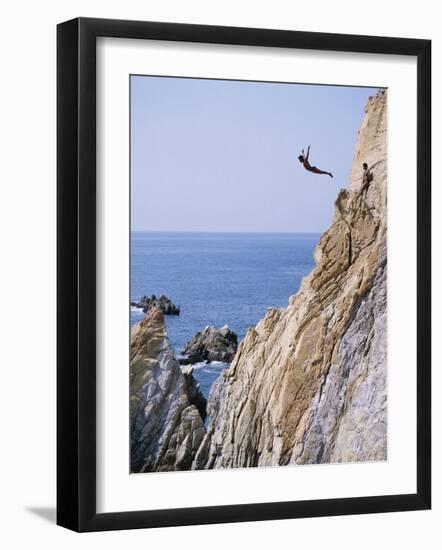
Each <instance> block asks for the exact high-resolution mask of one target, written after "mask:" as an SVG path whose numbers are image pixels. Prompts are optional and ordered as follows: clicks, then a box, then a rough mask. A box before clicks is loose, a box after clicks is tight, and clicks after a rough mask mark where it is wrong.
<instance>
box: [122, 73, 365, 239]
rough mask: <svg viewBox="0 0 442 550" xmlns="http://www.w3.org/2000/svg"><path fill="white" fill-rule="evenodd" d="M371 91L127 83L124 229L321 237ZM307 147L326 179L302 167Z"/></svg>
mask: <svg viewBox="0 0 442 550" xmlns="http://www.w3.org/2000/svg"><path fill="white" fill-rule="evenodd" d="M375 93H376V89H373V88H353V87H339V86H318V85H316V86H315V85H302V84H279V83H264V82H244V81H227V80H206V79H190V78H170V77H151V76H131V129H130V131H131V228H132V230H133V231H207V232H209V231H214V232H224V231H229V232H295V233H298V232H302V233H307V232H322V231H324V230H325V229H327V227H328V226H329V225H330V223H331V221H332V218H333V211H334V201H335V199H336V196H337V193H338V191H339V189H341V188H344V187H347V185H348V178H349V174H350V169H351V163H352V160H353V154H354V149H355V145H356V138H357V130H358V128H359V126H360V124H361V122H362V118H363V114H364V106H365V104H366V101H367V99H368V97H369V96H370V95H374V94H375ZM309 144H311V151H310V158H309V160H310V162H311V164H312V166H317V167H318V168H321V169H322V170H327V171H330V172H332V173H333V175H334V179H331V178H330V177H329V176H325V175H316V174H312V173H309V172H307V171H306V170H305V169H304V168H303V167H302V165H301V163H300V162H299V161H298V158H297V157H298V155H299V154H300V152H301V149H303V148H306V147H307V146H308V145H309Z"/></svg>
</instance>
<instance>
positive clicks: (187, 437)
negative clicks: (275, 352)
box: [130, 308, 206, 472]
mask: <svg viewBox="0 0 442 550" xmlns="http://www.w3.org/2000/svg"><path fill="white" fill-rule="evenodd" d="M130 351H131V355H130V419H131V471H132V472H150V471H162V470H188V469H190V467H191V465H192V461H193V459H194V457H195V454H196V451H197V449H198V447H199V445H200V443H201V441H202V439H203V437H204V435H205V432H206V431H205V428H204V422H203V419H202V418H201V414H200V412H199V411H198V408H199V409H200V410H201V409H204V405H205V400H204V398H203V397H202V395H201V394H200V392H199V389H198V388H197V386H196V383H195V380H194V379H193V376H192V373H191V371H189V372H187V373H185V374H183V373H182V372H181V370H180V365H179V363H178V361H177V360H176V359H175V356H174V354H173V350H172V348H171V346H170V343H169V340H168V338H167V335H166V331H165V326H164V317H163V314H162V313H161V311H160V310H159V309H156V308H153V309H150V310H149V311H148V313H147V314H146V316H145V318H144V319H143V320H142V321H141V322H140V323H138V324H136V325H135V326H134V327H133V330H132V334H131V342H130ZM201 400H202V401H203V402H204V403H203V405H202V406H201V402H202V401H201ZM197 407H198V408H197Z"/></svg>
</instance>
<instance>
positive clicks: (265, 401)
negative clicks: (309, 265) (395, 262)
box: [192, 92, 387, 469]
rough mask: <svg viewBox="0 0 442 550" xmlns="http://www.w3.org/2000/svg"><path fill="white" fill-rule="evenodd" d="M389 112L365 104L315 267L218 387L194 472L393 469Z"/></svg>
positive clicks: (381, 104)
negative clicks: (367, 465) (331, 466)
mask: <svg viewBox="0 0 442 550" xmlns="http://www.w3.org/2000/svg"><path fill="white" fill-rule="evenodd" d="M386 103H387V93H386V92H379V93H378V94H377V95H376V96H375V97H373V98H370V100H369V101H368V103H367V106H366V113H365V117H364V120H363V122H362V125H361V128H360V130H359V134H358V140H357V145H356V151H355V157H354V162H353V169H352V173H351V178H350V186H349V189H348V190H342V191H341V192H340V193H339V195H338V198H337V200H336V207H335V216H334V220H333V223H332V226H331V227H330V229H328V231H326V232H325V233H324V234H323V235H322V236H321V238H320V240H319V243H318V246H317V248H316V250H315V254H314V257H315V261H316V267H315V268H314V270H313V271H312V273H311V274H310V275H309V276H307V277H306V278H304V280H303V282H302V284H301V287H300V290H299V292H298V293H297V294H296V295H295V296H292V297H291V298H290V300H289V304H288V306H287V307H286V308H281V309H270V310H269V311H268V313H267V315H266V316H265V318H264V319H262V320H261V321H260V322H259V323H258V325H257V326H256V327H255V328H251V329H249V331H248V332H247V335H246V337H245V339H244V340H243V342H242V343H241V344H240V346H239V349H238V351H237V353H236V356H235V358H234V360H233V362H232V364H231V366H230V368H229V369H227V370H225V371H224V372H223V374H222V375H221V376H220V378H219V379H218V380H217V381H216V383H215V384H214V386H213V387H212V391H211V393H210V396H209V400H208V414H209V417H210V423H209V426H208V429H207V433H206V435H205V437H204V438H203V440H202V442H201V445H200V447H199V449H198V451H197V453H196V455H195V459H194V461H193V463H192V468H194V469H200V468H231V467H247V466H277V465H284V464H311V463H328V462H348V461H351V462H354V461H373V460H386V458H387V412H386V410H387V393H386V389H387V388H386V348H387V335H386V332H387V320H386V305H387V297H386V270H387V266H386V264H387V254H386V224H387V209H386V184H387V165H386V155H387V151H386V148H387V146H386V132H387V107H386ZM363 162H367V163H368V165H369V168H370V170H371V171H372V173H373V180H372V182H371V184H370V188H369V190H368V192H367V196H366V197H364V198H363V197H361V196H359V190H360V188H361V185H362V163H363Z"/></svg>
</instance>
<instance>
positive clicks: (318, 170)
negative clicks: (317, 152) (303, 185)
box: [312, 166, 333, 178]
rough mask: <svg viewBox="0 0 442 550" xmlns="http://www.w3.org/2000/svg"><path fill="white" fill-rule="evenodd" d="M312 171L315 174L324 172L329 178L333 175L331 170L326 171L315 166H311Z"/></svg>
mask: <svg viewBox="0 0 442 550" xmlns="http://www.w3.org/2000/svg"><path fill="white" fill-rule="evenodd" d="M312 172H314V173H315V174H324V175H326V176H330V177H331V178H332V177H333V174H332V173H331V172H326V171H325V170H320V169H319V168H317V167H316V166H313V168H312Z"/></svg>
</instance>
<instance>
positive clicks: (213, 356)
mask: <svg viewBox="0 0 442 550" xmlns="http://www.w3.org/2000/svg"><path fill="white" fill-rule="evenodd" d="M237 349H238V337H237V336H236V334H235V333H234V332H233V331H231V330H230V329H229V327H228V326H227V325H224V326H223V327H222V328H215V327H209V326H208V327H206V328H205V329H204V330H203V331H202V332H198V333H197V334H196V335H195V336H194V337H193V338H192V340H190V341H189V342H188V343H187V344H186V347H185V348H184V350H183V356H184V357H182V358H181V359H180V362H181V363H182V364H188V363H198V362H200V361H209V362H210V361H222V362H224V363H230V361H231V360H232V359H233V357H234V355H235V353H236V350H237Z"/></svg>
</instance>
